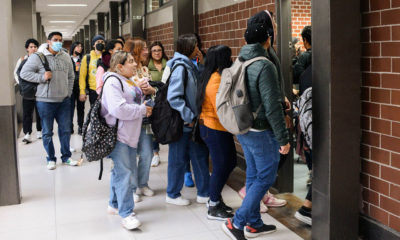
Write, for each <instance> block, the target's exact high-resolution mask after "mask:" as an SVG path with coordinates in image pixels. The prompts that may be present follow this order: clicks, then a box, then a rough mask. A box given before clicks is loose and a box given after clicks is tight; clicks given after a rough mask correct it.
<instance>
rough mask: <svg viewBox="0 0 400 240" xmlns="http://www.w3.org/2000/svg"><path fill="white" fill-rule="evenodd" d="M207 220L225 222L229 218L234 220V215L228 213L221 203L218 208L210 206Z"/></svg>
mask: <svg viewBox="0 0 400 240" xmlns="http://www.w3.org/2000/svg"><path fill="white" fill-rule="evenodd" d="M207 218H208V219H210V220H219V221H224V220H226V219H228V218H233V214H232V213H230V212H228V211H226V210H225V209H224V208H223V206H222V204H221V203H220V204H218V205H217V206H210V207H209V208H208V212H207Z"/></svg>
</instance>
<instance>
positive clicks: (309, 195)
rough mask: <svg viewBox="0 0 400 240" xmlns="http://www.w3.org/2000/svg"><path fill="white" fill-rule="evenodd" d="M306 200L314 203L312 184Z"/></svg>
mask: <svg viewBox="0 0 400 240" xmlns="http://www.w3.org/2000/svg"><path fill="white" fill-rule="evenodd" d="M306 199H307V200H308V201H310V202H312V183H311V184H310V187H309V188H308V192H307V196H306Z"/></svg>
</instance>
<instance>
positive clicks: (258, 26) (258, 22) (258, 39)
mask: <svg viewBox="0 0 400 240" xmlns="http://www.w3.org/2000/svg"><path fill="white" fill-rule="evenodd" d="M268 37H272V38H273V37H274V27H273V25H272V20H271V17H270V16H269V15H268V13H266V12H265V11H261V12H259V13H257V14H255V15H254V16H252V17H251V18H249V20H248V21H247V29H246V32H245V34H244V38H245V40H246V42H247V44H253V43H262V42H265V41H267V39H268Z"/></svg>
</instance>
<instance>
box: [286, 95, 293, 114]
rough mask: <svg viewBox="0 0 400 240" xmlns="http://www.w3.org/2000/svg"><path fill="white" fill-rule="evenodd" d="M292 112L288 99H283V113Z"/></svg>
mask: <svg viewBox="0 0 400 240" xmlns="http://www.w3.org/2000/svg"><path fill="white" fill-rule="evenodd" d="M290 110H292V105H291V104H290V102H289V99H288V98H287V97H285V111H290Z"/></svg>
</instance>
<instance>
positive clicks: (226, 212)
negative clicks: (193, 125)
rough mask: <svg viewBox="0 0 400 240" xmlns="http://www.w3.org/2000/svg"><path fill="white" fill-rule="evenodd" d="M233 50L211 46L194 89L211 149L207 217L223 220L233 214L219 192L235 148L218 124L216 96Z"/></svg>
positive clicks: (231, 165)
mask: <svg viewBox="0 0 400 240" xmlns="http://www.w3.org/2000/svg"><path fill="white" fill-rule="evenodd" d="M231 54H232V51H231V49H230V48H229V47H227V46H224V45H217V46H213V47H211V48H209V49H208V51H207V59H206V61H205V65H204V71H203V74H202V75H201V81H200V84H199V89H198V93H197V104H198V107H199V112H201V114H200V136H201V138H202V139H203V141H204V142H205V143H206V145H207V147H208V149H209V150H210V155H211V160H212V166H213V168H212V173H211V177H210V188H209V189H210V190H209V191H210V200H209V201H208V203H209V207H208V215H207V218H208V219H211V220H225V219H227V218H231V217H233V214H232V213H231V212H232V208H231V207H228V206H226V205H225V203H224V202H223V200H222V196H221V192H222V189H223V188H224V186H225V184H226V181H227V180H228V177H229V175H230V174H231V172H232V171H233V169H234V168H235V166H236V148H235V142H234V140H233V135H232V134H231V133H229V132H227V131H226V129H225V128H224V127H223V126H222V125H221V123H220V122H219V119H218V115H217V108H216V96H217V91H218V88H219V85H220V83H221V73H222V71H223V70H224V69H225V68H228V67H230V66H231V65H232V59H231Z"/></svg>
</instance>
